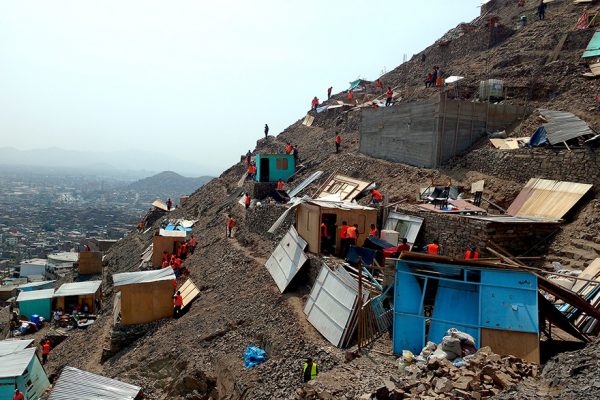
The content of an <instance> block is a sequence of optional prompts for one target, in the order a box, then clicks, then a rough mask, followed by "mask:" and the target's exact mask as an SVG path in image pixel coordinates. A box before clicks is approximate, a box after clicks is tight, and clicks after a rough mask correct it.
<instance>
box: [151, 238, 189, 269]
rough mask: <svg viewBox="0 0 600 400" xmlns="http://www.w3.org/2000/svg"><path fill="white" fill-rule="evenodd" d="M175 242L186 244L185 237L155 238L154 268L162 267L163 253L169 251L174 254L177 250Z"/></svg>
mask: <svg viewBox="0 0 600 400" xmlns="http://www.w3.org/2000/svg"><path fill="white" fill-rule="evenodd" d="M175 242H185V238H183V237H171V236H158V235H157V236H154V237H153V238H152V244H153V246H152V266H153V267H160V266H161V264H162V253H163V251H165V250H166V251H168V252H169V253H171V254H172V253H173V251H174V250H175Z"/></svg>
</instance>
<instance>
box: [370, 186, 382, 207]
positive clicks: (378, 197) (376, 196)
mask: <svg viewBox="0 0 600 400" xmlns="http://www.w3.org/2000/svg"><path fill="white" fill-rule="evenodd" d="M382 201H383V195H382V194H381V192H380V191H379V190H377V189H371V204H379V203H381V202H382Z"/></svg>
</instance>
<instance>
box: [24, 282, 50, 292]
mask: <svg viewBox="0 0 600 400" xmlns="http://www.w3.org/2000/svg"><path fill="white" fill-rule="evenodd" d="M54 282H55V281H41V282H31V283H26V284H24V285H19V286H17V289H19V290H23V289H35V288H37V287H40V286H46V285H50V284H52V283H54Z"/></svg>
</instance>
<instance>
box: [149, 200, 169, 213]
mask: <svg viewBox="0 0 600 400" xmlns="http://www.w3.org/2000/svg"><path fill="white" fill-rule="evenodd" d="M152 206H153V207H156V208H158V209H159V210H163V211H169V208H168V207H167V205H166V204H165V203H164V202H163V201H161V200H154V201H153V202H152Z"/></svg>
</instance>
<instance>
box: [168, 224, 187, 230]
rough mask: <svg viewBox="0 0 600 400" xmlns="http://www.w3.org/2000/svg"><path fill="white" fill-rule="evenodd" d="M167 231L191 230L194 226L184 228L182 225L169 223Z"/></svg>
mask: <svg viewBox="0 0 600 400" xmlns="http://www.w3.org/2000/svg"><path fill="white" fill-rule="evenodd" d="M165 231H186V232H191V231H192V228H184V227H183V226H181V225H175V224H169V225H167V226H166V228H165Z"/></svg>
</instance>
